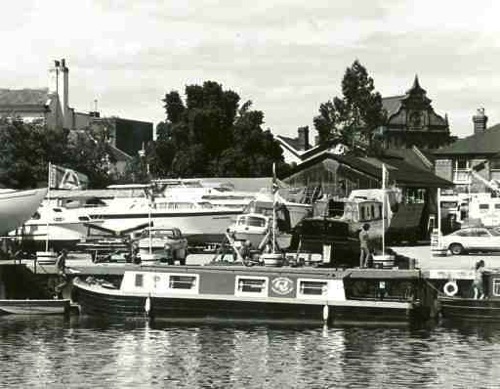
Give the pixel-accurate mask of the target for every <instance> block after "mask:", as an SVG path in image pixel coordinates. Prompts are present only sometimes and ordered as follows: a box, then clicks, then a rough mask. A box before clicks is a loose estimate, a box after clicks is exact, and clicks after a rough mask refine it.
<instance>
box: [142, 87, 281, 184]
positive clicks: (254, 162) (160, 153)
mask: <svg viewBox="0 0 500 389" xmlns="http://www.w3.org/2000/svg"><path fill="white" fill-rule="evenodd" d="M185 96H186V102H185V104H184V102H183V101H182V99H181V98H180V95H179V93H178V92H177V91H172V92H170V93H167V94H166V95H165V98H164V99H163V101H164V103H165V111H166V116H167V120H166V121H165V122H163V123H160V124H159V125H158V127H157V140H156V142H155V145H154V147H153V149H152V150H151V160H150V164H151V167H152V171H153V173H154V174H156V175H161V176H167V177H168V176H174V177H202V176H205V177H209V176H218V177H224V176H226V177H227V176H246V177H252V176H255V177H256V176H265V175H271V174H272V164H273V163H279V164H280V168H281V166H282V165H284V162H283V156H282V151H281V148H280V146H279V144H278V143H277V141H275V140H274V138H273V136H272V134H271V132H270V131H269V130H266V131H264V130H262V125H263V123H264V114H263V113H262V112H261V111H254V110H251V109H250V108H251V105H252V103H251V102H250V101H248V102H246V103H244V104H243V105H242V106H241V107H240V105H239V101H240V97H239V96H238V94H237V93H235V92H233V91H230V90H229V91H225V90H223V89H222V86H221V85H220V84H218V83H216V82H213V81H207V82H205V83H203V85H188V86H186V88H185Z"/></svg>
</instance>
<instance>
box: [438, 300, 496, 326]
mask: <svg viewBox="0 0 500 389" xmlns="http://www.w3.org/2000/svg"><path fill="white" fill-rule="evenodd" d="M438 301H439V305H440V308H441V314H442V316H443V318H444V319H456V320H484V321H498V322H500V300H498V299H472V298H462V297H444V296H440V297H439V298H438Z"/></svg>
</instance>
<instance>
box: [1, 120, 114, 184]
mask: <svg viewBox="0 0 500 389" xmlns="http://www.w3.org/2000/svg"><path fill="white" fill-rule="evenodd" d="M0 144H2V153H1V155H0V181H1V182H2V184H3V185H5V186H7V187H11V188H33V187H36V186H44V185H47V181H48V166H49V162H51V163H53V164H57V165H61V166H64V167H67V168H71V169H74V170H76V171H78V172H81V173H84V174H86V175H87V176H88V177H89V182H90V185H91V186H93V187H103V186H105V185H107V184H108V183H110V182H111V177H110V176H109V174H108V162H112V161H110V159H109V155H110V154H109V152H108V150H107V147H108V146H107V143H106V142H105V140H104V138H93V137H92V136H91V135H90V133H89V132H88V131H87V132H71V131H69V130H66V129H62V128H56V129H51V128H47V127H46V126H44V125H42V124H31V123H23V121H21V120H14V121H12V122H9V121H7V120H5V119H3V120H2V121H0Z"/></svg>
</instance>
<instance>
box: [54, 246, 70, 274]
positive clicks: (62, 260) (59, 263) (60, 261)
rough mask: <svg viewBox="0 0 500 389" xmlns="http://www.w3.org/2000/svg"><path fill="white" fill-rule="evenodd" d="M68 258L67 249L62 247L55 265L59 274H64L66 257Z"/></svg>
mask: <svg viewBox="0 0 500 389" xmlns="http://www.w3.org/2000/svg"><path fill="white" fill-rule="evenodd" d="M67 258H68V250H66V249H62V251H61V254H59V256H58V257H57V259H56V267H57V271H58V272H59V274H61V275H62V276H65V275H66V259H67Z"/></svg>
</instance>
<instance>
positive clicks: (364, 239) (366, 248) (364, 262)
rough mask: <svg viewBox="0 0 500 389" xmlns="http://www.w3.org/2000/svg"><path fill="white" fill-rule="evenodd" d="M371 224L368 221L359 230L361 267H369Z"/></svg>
mask: <svg viewBox="0 0 500 389" xmlns="http://www.w3.org/2000/svg"><path fill="white" fill-rule="evenodd" d="M369 229H370V225H369V224H368V223H365V224H363V228H361V231H359V251H360V254H359V267H367V266H368V260H369V258H370V235H369V233H368V230H369Z"/></svg>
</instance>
